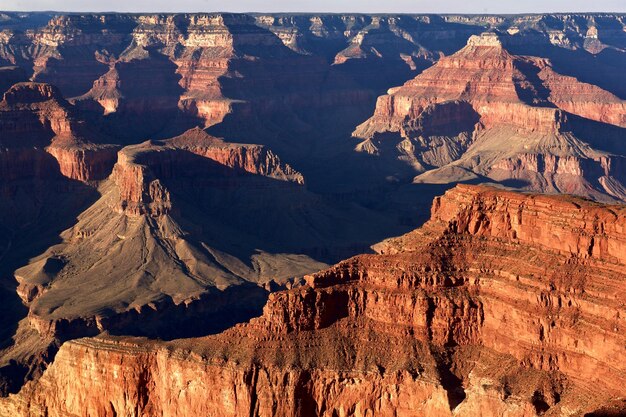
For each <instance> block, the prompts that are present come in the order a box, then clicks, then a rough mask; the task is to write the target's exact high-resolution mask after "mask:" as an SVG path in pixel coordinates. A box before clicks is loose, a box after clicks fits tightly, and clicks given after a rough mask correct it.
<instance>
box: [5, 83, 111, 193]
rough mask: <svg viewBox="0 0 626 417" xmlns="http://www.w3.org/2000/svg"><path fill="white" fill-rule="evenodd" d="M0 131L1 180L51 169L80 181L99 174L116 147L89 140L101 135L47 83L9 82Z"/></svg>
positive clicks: (48, 174) (102, 174) (42, 175)
mask: <svg viewBox="0 0 626 417" xmlns="http://www.w3.org/2000/svg"><path fill="white" fill-rule="evenodd" d="M0 132H1V133H2V139H0V142H1V144H2V147H3V148H4V149H3V152H2V153H3V156H2V160H3V163H2V165H3V166H5V168H4V169H3V174H4V175H3V176H2V178H3V179H5V180H10V179H15V178H18V177H33V176H34V177H39V178H46V177H53V176H54V175H55V173H60V174H62V175H63V176H65V177H68V178H71V179H75V180H79V181H90V180H100V179H104V178H106V177H107V176H108V175H109V174H110V172H111V169H112V168H113V164H114V163H115V157H116V147H115V146H114V145H103V144H95V143H92V142H90V140H91V139H95V140H97V141H102V140H104V139H103V138H102V137H101V136H99V135H98V134H97V132H93V131H92V130H91V128H90V127H89V126H87V125H86V124H85V123H84V122H83V121H82V120H80V119H79V118H77V117H76V115H75V112H74V109H73V108H72V106H71V105H70V104H69V103H67V102H66V101H65V100H64V99H63V98H62V97H61V95H60V93H59V91H58V89H57V88H56V87H54V86H52V85H49V84H43V83H17V84H15V85H13V86H12V87H11V88H10V89H9V90H8V91H7V92H6V93H5V94H4V98H3V100H2V102H0ZM44 149H45V150H46V151H47V153H45V152H44ZM50 155H51V156H52V157H50ZM21 161H23V162H21ZM38 161H42V162H41V163H40V162H38ZM41 164H44V165H41Z"/></svg>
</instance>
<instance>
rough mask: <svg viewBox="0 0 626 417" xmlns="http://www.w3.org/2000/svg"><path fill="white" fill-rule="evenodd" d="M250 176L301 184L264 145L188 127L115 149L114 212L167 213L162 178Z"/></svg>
mask: <svg viewBox="0 0 626 417" xmlns="http://www.w3.org/2000/svg"><path fill="white" fill-rule="evenodd" d="M250 175H251V176H263V177H268V178H271V179H273V180H276V181H279V182H280V181H285V182H292V183H295V184H299V185H302V184H304V177H303V176H302V174H300V173H299V172H297V171H296V170H294V169H293V168H292V167H291V166H289V165H288V164H284V163H282V162H281V161H280V159H279V158H278V157H277V156H276V155H275V154H274V153H273V152H272V151H270V150H269V149H267V148H265V147H264V146H261V145H245V144H231V143H226V142H224V141H223V140H221V139H218V138H215V137H212V136H209V135H208V134H206V133H205V132H204V131H203V130H201V129H198V128H196V129H192V130H190V131H188V132H186V133H184V134H183V135H181V136H178V137H176V138H173V139H170V140H166V141H160V142H156V141H155V142H152V141H148V142H144V143H142V144H139V145H134V146H128V147H126V148H124V149H122V150H121V151H120V152H119V154H118V162H117V164H116V165H115V168H114V169H113V178H114V181H115V183H116V184H117V186H118V188H119V193H120V201H119V206H118V207H117V210H121V211H123V212H125V213H127V214H131V215H140V214H151V215H154V216H158V215H161V214H166V213H168V212H169V211H170V209H171V201H170V196H169V192H168V191H167V189H166V188H165V187H164V185H163V181H166V182H167V181H168V180H172V179H180V177H189V178H196V179H198V178H202V179H205V180H209V181H212V182H213V183H215V184H227V183H229V182H232V180H233V179H234V178H235V177H242V176H250Z"/></svg>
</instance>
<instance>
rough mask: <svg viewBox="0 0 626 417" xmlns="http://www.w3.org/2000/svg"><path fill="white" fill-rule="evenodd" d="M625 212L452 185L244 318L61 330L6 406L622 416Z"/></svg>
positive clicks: (84, 410)
mask: <svg viewBox="0 0 626 417" xmlns="http://www.w3.org/2000/svg"><path fill="white" fill-rule="evenodd" d="M624 210H625V209H624V206H603V205H598V204H595V203H591V202H589V201H586V200H577V199H573V198H569V197H544V196H535V195H521V194H516V193H511V192H504V191H496V190H495V189H491V188H487V187H475V186H459V187H457V188H455V189H453V190H451V191H449V192H447V193H446V194H445V195H444V196H442V197H441V198H437V199H436V200H435V201H434V203H433V207H432V216H431V220H430V221H428V222H427V223H426V224H425V225H424V226H423V227H422V228H420V229H418V230H415V231H413V232H411V233H409V234H407V235H404V236H402V237H399V238H395V239H391V240H389V241H385V242H383V243H381V244H380V245H378V247H377V249H378V250H379V251H380V252H381V254H379V255H362V256H357V257H355V258H352V259H349V260H347V261H344V262H342V263H340V264H338V265H336V266H334V267H332V268H330V269H327V270H325V271H322V272H320V273H318V274H314V275H310V276H307V277H306V284H305V285H304V286H302V287H299V288H295V289H292V290H288V291H284V292H278V293H275V294H272V295H271V296H270V298H269V301H268V303H267V304H266V306H265V308H264V310H263V315H262V316H261V317H259V318H256V319H253V320H252V321H251V322H250V323H249V324H243V325H238V326H236V327H234V328H233V329H230V330H228V331H226V332H225V333H223V334H220V335H215V336H208V337H205V338H198V339H186V340H178V341H174V342H169V343H163V342H160V343H159V342H150V341H148V340H145V339H133V338H113V337H110V336H101V337H98V338H95V339H81V340H77V341H74V342H68V343H66V344H65V345H63V347H61V350H60V351H59V353H58V355H57V357H56V360H55V362H54V364H53V365H51V366H50V367H49V368H48V370H47V371H46V372H45V373H44V374H43V376H42V377H41V379H40V380H39V381H38V382H29V383H27V384H26V385H25V387H24V388H23V390H22V391H21V393H20V394H19V395H17V396H10V397H9V398H8V399H7V400H5V401H3V403H2V405H1V406H2V407H5V410H7V412H8V410H12V411H11V412H13V413H15V414H14V415H28V413H29V412H31V413H35V414H36V413H37V412H41V410H46V412H47V415H51V416H56V415H95V416H108V415H146V416H151V415H181V416H182V415H197V414H202V415H216V416H217V415H220V416H225V415H233V416H237V415H250V414H252V415H259V416H273V415H294V416H311V415H320V416H334V415H390V416H391V415H394V416H396V415H397V416H409V415H421V414H425V415H437V416H452V415H457V416H484V415H493V416H496V415H509V416H537V415H545V416H565V415H593V414H587V413H593V412H594V411H595V410H599V409H602V408H603V407H604V409H606V410H611V409H612V410H614V411H615V413H616V414H614V415H619V413H620V412H623V411H624V410H625V409H624V408H619V407H624V406H625V404H621V405H620V403H619V402H612V399H614V398H617V397H620V396H623V395H624V388H623V387H624V383H625V382H626V381H625V380H624V375H625V373H624V371H625V369H624V363H623V360H622V359H623V349H624V343H625V342H626V338H625V336H624V331H623V329H624V326H625V323H624V314H625V313H626V312H625V311H624V304H623V300H624V295H625V294H624V292H625V291H626V287H625V286H624V279H623V278H624V268H625V267H626V264H625V261H626V251H625V245H626V235H624V226H625V223H624V222H625V220H626V217H625V213H624ZM564 219H568V221H567V222H564ZM557 238H558V239H557ZM70 381H71V382H70ZM103 387H105V388H104V389H105V390H106V395H104V396H102V395H101V393H100V390H101V389H102V388H103ZM59 399H62V400H59ZM620 410H621V411H620ZM607 415H611V414H607Z"/></svg>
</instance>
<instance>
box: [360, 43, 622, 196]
mask: <svg viewBox="0 0 626 417" xmlns="http://www.w3.org/2000/svg"><path fill="white" fill-rule="evenodd" d="M518 41H519V40H515V39H514V38H513V37H510V36H506V35H499V34H496V33H483V34H482V35H480V36H472V37H471V38H470V39H469V40H468V42H467V45H466V46H465V47H464V48H463V49H461V50H460V51H458V52H456V53H454V54H453V55H450V56H447V57H443V58H441V59H440V60H439V61H438V62H437V63H436V64H435V65H433V66H432V67H431V68H428V69H426V70H425V71H424V72H422V73H421V74H420V75H418V76H417V77H415V78H414V79H413V80H410V81H408V82H406V83H405V84H404V85H403V86H401V87H396V88H392V89H390V90H389V91H388V94H387V95H383V96H381V97H379V99H378V102H377V105H376V110H375V111H374V115H373V116H372V117H371V118H370V119H368V120H367V121H366V122H364V123H363V124H361V125H360V126H358V127H357V129H356V130H355V131H354V132H353V136H356V137H359V138H361V139H364V141H363V142H362V143H360V144H359V145H358V146H357V148H356V149H357V150H358V151H362V152H367V153H371V154H375V155H381V156H385V157H387V158H389V159H394V158H395V159H397V160H400V161H403V162H404V163H408V164H407V165H409V166H411V167H412V168H413V170H414V172H415V173H417V174H418V176H417V177H415V178H414V181H415V182H418V183H450V182H457V181H467V180H477V179H478V178H480V177H488V178H491V179H492V180H495V181H499V182H505V183H506V182H513V183H517V184H519V185H517V186H518V187H519V188H523V189H526V190H532V191H539V192H555V191H556V192H564V193H572V194H579V195H582V196H586V197H592V198H602V197H600V195H601V194H604V195H605V196H607V197H608V200H610V199H611V197H612V198H615V199H618V200H624V198H626V194H624V193H623V192H622V189H623V181H624V178H622V174H621V172H620V171H619V169H611V168H610V167H611V165H613V164H611V163H607V161H609V160H617V159H621V153H622V148H621V145H617V143H618V142H614V141H619V137H621V136H623V128H624V126H625V125H624V117H626V107H625V106H626V104H625V102H624V101H623V100H621V99H620V98H619V97H617V96H615V95H613V94H612V93H610V92H608V91H605V90H603V89H601V88H599V87H597V86H595V85H591V84H586V83H582V82H579V81H578V80H577V79H576V78H574V77H569V76H564V75H561V74H559V73H557V72H556V71H555V70H554V69H553V67H552V63H551V62H550V61H549V60H547V59H542V58H536V57H528V56H519V55H514V54H512V53H511V52H509V48H515V46H514V45H513V43H514V42H518ZM614 144H615V145H614ZM529 160H536V161H538V162H539V165H537V164H533V163H527V161H529ZM615 164H619V162H615ZM534 165H537V166H534ZM607 168H608V169H607ZM609 196H610V197H609ZM607 197H605V199H607Z"/></svg>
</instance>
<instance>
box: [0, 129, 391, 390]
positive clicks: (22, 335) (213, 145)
mask: <svg viewBox="0 0 626 417" xmlns="http://www.w3.org/2000/svg"><path fill="white" fill-rule="evenodd" d="M116 159H117V163H116V164H115V167H114V168H113V170H112V175H111V176H110V177H109V179H108V180H107V181H104V182H102V183H100V185H99V189H98V190H99V192H100V193H101V197H100V198H99V199H98V200H97V201H96V202H95V203H94V204H93V205H91V206H90V207H89V208H88V209H87V210H85V211H84V212H83V213H81V214H80V215H79V216H78V217H77V220H76V222H75V223H74V224H73V225H72V226H71V227H70V228H68V229H67V230H65V231H63V232H62V233H61V234H60V241H58V242H56V244H54V245H53V246H51V247H49V248H48V249H47V250H45V251H43V252H40V253H39V254H38V255H37V256H35V257H32V258H31V259H29V260H28V261H27V263H26V264H25V265H24V264H22V267H20V268H17V269H16V270H15V272H14V276H15V279H16V280H17V282H18V283H19V285H18V288H17V293H18V295H19V296H20V298H21V300H22V301H23V303H24V304H25V305H26V306H28V314H27V317H26V318H25V320H24V321H23V322H22V324H21V325H20V328H19V329H18V330H17V335H18V336H17V337H16V338H15V342H14V347H13V348H12V349H11V350H10V351H8V353H7V354H6V355H5V358H4V360H5V362H7V361H8V360H9V359H13V360H14V362H17V364H14V366H16V367H17V368H18V369H24V371H23V374H24V375H27V376H31V375H32V374H34V373H35V372H34V370H33V369H31V365H32V364H36V365H37V366H41V365H42V361H40V360H39V358H40V357H41V356H42V349H43V352H45V351H48V349H49V346H50V345H51V344H57V343H59V342H60V341H64V340H68V339H74V338H77V337H83V336H89V335H94V334H97V333H99V332H101V331H104V330H106V331H110V332H113V333H130V334H138V335H149V336H152V337H157V336H158V337H165V338H172V337H180V336H185V335H186V336H189V335H196V334H198V333H203V332H205V331H206V329H211V330H209V332H215V331H218V330H222V329H224V328H225V327H227V326H229V325H232V324H233V323H235V322H237V321H240V320H243V319H246V318H248V317H250V315H254V314H258V312H259V311H260V309H261V307H262V305H263V303H264V300H265V298H266V297H267V294H268V290H269V289H276V288H278V287H280V286H281V285H285V284H287V283H288V282H290V280H293V279H294V278H298V277H302V276H303V275H304V274H306V273H310V272H313V271H317V270H319V269H321V268H324V267H326V266H327V264H326V263H325V262H324V261H326V260H329V259H330V260H332V259H335V260H337V259H341V258H343V257H345V256H346V254H347V255H349V254H354V253H358V252H360V251H362V250H363V248H365V247H366V246H367V244H366V242H368V241H371V239H372V235H371V234H372V233H375V234H376V235H378V236H384V233H385V231H386V230H389V227H390V226H389V222H385V221H384V220H381V219H379V218H378V217H376V216H374V215H373V213H371V212H369V211H368V210H364V209H362V208H359V207H355V206H348V207H345V208H344V207H342V206H341V205H337V204H332V203H331V202H328V201H326V200H325V199H322V198H321V197H319V196H317V195H314V194H312V193H310V192H309V191H307V190H306V188H305V186H304V180H303V176H302V174H300V173H299V172H297V171H295V170H294V169H293V168H292V167H291V166H289V165H288V164H285V163H283V162H281V160H280V159H279V158H278V157H277V156H276V155H275V154H274V153H273V152H272V151H270V150H268V149H267V148H265V147H263V146H260V145H244V144H232V143H226V142H224V141H223V140H221V139H218V138H215V137H212V136H210V135H208V134H207V133H206V132H205V131H203V130H200V129H194V130H191V131H189V132H186V133H185V134H183V135H181V136H179V137H175V138H172V139H169V140H165V141H148V142H145V143H142V144H139V145H131V146H127V147H124V148H123V149H122V150H120V151H119V152H118V155H117V158H116ZM225 206H227V207H228V210H224V207H225ZM354 213H357V214H358V219H359V220H358V221H357V222H351V221H349V219H348V218H347V217H346V216H348V215H352V214H354ZM338 224H340V225H342V226H341V227H340V228H338V227H337V225H338ZM371 224H376V225H377V226H375V227H372V226H370V225H371ZM365 225H368V227H365ZM200 323H204V324H202V325H201V324H200ZM33 332H35V333H34V334H38V335H40V337H41V338H42V340H45V341H48V343H49V344H48V345H46V344H43V346H39V345H37V346H34V350H32V349H31V350H30V351H29V349H30V348H29V344H30V343H31V342H32V337H30V338H29V337H27V335H29V334H32V333H33ZM21 341H24V344H21ZM13 352H19V355H20V356H19V357H14V356H13V355H14V353H13ZM25 352H30V354H31V356H27V355H26V354H25ZM46 358H47V359H44V360H43V365H45V361H46V360H49V357H47V356H46ZM19 378H20V376H19V374H18V376H17V377H16V379H17V380H16V381H13V382H11V384H8V385H10V386H11V387H13V386H16V385H17V386H19V384H20V383H21V382H20V381H19ZM12 389H13V388H12Z"/></svg>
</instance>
